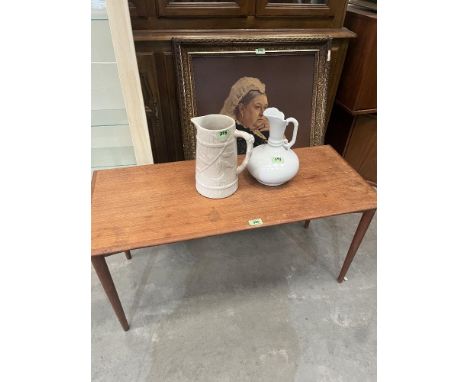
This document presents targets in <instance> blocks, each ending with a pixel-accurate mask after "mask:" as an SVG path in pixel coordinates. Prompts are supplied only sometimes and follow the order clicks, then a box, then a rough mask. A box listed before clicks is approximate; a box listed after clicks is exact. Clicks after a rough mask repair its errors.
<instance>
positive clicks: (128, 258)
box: [125, 251, 132, 260]
mask: <svg viewBox="0 0 468 382" xmlns="http://www.w3.org/2000/svg"><path fill="white" fill-rule="evenodd" d="M125 257H126V258H127V260H131V259H132V254H131V253H130V251H125Z"/></svg>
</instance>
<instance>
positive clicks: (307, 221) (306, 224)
mask: <svg viewBox="0 0 468 382" xmlns="http://www.w3.org/2000/svg"><path fill="white" fill-rule="evenodd" d="M309 224H310V219H309V220H306V221H304V228H309Z"/></svg>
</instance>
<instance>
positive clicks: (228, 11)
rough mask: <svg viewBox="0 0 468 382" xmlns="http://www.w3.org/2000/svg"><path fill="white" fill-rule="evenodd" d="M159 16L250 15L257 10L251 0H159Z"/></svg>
mask: <svg viewBox="0 0 468 382" xmlns="http://www.w3.org/2000/svg"><path fill="white" fill-rule="evenodd" d="M157 5H158V12H159V16H166V17H211V16H213V17H222V16H231V17H232V16H248V15H253V14H254V12H255V2H254V1H249V0H233V1H220V0H205V1H196V0H195V1H194V0H157Z"/></svg>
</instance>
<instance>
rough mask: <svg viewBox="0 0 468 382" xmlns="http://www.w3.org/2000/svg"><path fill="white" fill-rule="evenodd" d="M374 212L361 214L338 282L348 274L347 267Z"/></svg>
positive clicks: (369, 211)
mask: <svg viewBox="0 0 468 382" xmlns="http://www.w3.org/2000/svg"><path fill="white" fill-rule="evenodd" d="M374 214H375V210H368V211H365V212H363V214H362V217H361V220H360V222H359V225H358V226H357V229H356V233H355V234H354V237H353V241H352V242H351V245H350V247H349V250H348V254H347V255H346V258H345V260H344V263H343V267H342V268H341V272H340V275H339V276H338V282H339V283H341V282H343V279H344V277H345V276H346V272H348V269H349V266H350V265H351V263H352V261H353V259H354V255H355V254H356V252H357V250H358V248H359V245H360V244H361V241H362V239H363V238H364V235H365V234H366V232H367V228H368V227H369V224H370V222H371V221H372V218H373V217H374Z"/></svg>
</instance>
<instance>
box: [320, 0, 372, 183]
mask: <svg viewBox="0 0 468 382" xmlns="http://www.w3.org/2000/svg"><path fill="white" fill-rule="evenodd" d="M344 25H345V26H346V27H347V28H349V29H350V30H352V31H353V32H356V33H357V35H358V37H357V38H356V39H354V40H353V41H352V42H351V43H350V46H349V49H348V55H347V57H346V61H345V64H344V67H343V73H342V76H341V80H340V84H339V87H338V90H337V93H336V99H335V105H334V107H333V111H332V113H331V117H330V121H329V124H328V129H327V134H326V138H325V143H329V144H331V145H332V146H333V147H334V148H335V149H336V150H337V151H338V152H339V153H340V154H341V155H342V156H343V157H344V158H345V159H346V160H348V162H349V163H350V164H351V165H352V166H353V167H354V168H355V169H356V170H357V171H358V172H359V173H360V174H361V175H362V176H363V177H364V178H366V179H368V180H370V181H372V182H374V183H377V13H375V12H372V11H369V10H365V9H362V8H357V7H353V6H350V7H349V8H348V11H347V13H346V19H345V24H344Z"/></svg>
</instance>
